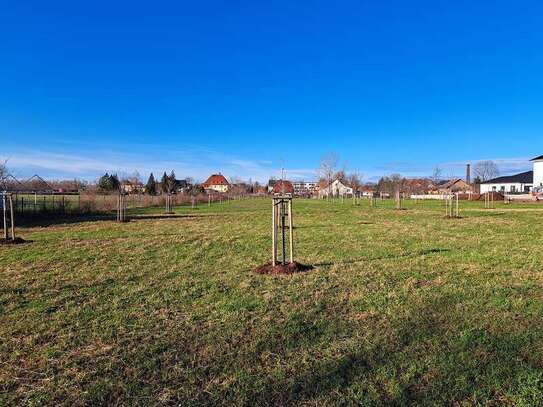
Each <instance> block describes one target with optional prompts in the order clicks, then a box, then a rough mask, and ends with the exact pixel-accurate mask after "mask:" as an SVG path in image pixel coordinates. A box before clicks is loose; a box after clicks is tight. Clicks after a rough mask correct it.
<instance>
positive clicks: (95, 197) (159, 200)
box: [13, 193, 245, 218]
mask: <svg viewBox="0 0 543 407" xmlns="http://www.w3.org/2000/svg"><path fill="white" fill-rule="evenodd" d="M118 196H119V194H118V193H114V194H18V193H13V207H14V211H15V213H16V215H17V216H18V217H21V218H31V217H42V216H45V215H47V216H51V215H56V216H64V215H86V214H96V215H99V214H112V213H114V212H115V211H116V210H117V206H118ZM243 197H245V196H242V195H232V194H199V195H189V194H175V195H169V196H168V195H137V194H134V195H126V197H125V199H126V207H127V210H132V209H143V208H153V207H163V208H167V209H168V212H170V211H172V209H173V208H175V207H176V206H180V205H187V206H190V207H192V208H195V207H198V206H200V205H204V204H205V205H210V204H212V203H224V202H227V201H230V200H235V199H241V198H243Z"/></svg>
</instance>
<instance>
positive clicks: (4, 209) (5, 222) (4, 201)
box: [2, 194, 8, 240]
mask: <svg viewBox="0 0 543 407" xmlns="http://www.w3.org/2000/svg"><path fill="white" fill-rule="evenodd" d="M2 211H3V213H4V239H5V240H8V218H7V215H8V214H7V208H6V195H5V194H2Z"/></svg>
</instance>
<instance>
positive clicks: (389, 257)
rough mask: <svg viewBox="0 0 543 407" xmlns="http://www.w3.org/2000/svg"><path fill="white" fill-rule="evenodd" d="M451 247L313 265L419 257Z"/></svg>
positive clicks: (446, 250) (444, 250) (447, 250)
mask: <svg viewBox="0 0 543 407" xmlns="http://www.w3.org/2000/svg"><path fill="white" fill-rule="evenodd" d="M450 251H451V250H450V249H442V248H433V249H425V250H419V251H416V252H412V253H403V254H391V255H387V256H379V257H360V258H357V259H346V260H340V261H327V262H321V263H314V264H313V266H315V267H327V266H333V265H341V264H343V265H346V264H356V263H362V262H367V261H375V260H387V259H397V258H400V257H402V258H405V257H419V256H427V255H430V254H436V253H447V252H450Z"/></svg>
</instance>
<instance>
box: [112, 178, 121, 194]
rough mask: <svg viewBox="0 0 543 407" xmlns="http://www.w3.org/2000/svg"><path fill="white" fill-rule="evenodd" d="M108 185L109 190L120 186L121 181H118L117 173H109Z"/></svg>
mask: <svg viewBox="0 0 543 407" xmlns="http://www.w3.org/2000/svg"><path fill="white" fill-rule="evenodd" d="M109 186H110V191H118V190H119V189H120V188H121V182H120V181H119V177H117V174H111V175H110V176H109Z"/></svg>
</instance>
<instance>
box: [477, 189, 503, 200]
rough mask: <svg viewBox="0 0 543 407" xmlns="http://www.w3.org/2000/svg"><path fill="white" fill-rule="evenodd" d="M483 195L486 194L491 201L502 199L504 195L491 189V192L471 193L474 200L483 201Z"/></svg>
mask: <svg viewBox="0 0 543 407" xmlns="http://www.w3.org/2000/svg"><path fill="white" fill-rule="evenodd" d="M485 195H488V196H489V197H490V199H491V200H493V201H503V198H504V196H503V195H502V194H500V193H499V192H496V191H493V192H485V193H484V194H479V195H476V194H474V195H473V200H474V201H484V200H485Z"/></svg>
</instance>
